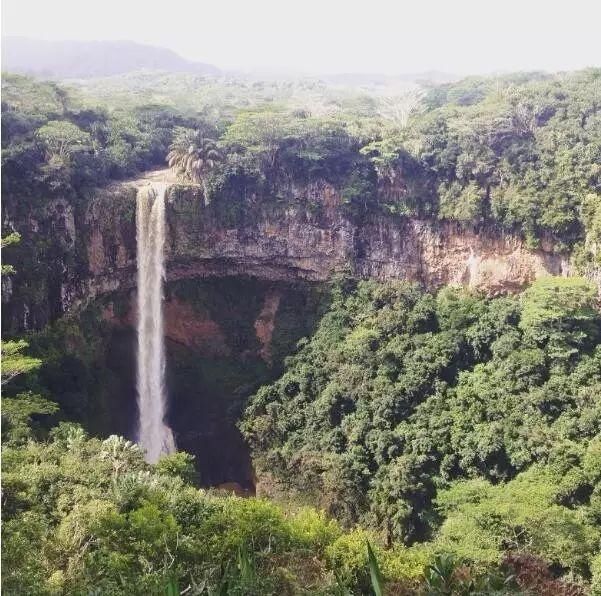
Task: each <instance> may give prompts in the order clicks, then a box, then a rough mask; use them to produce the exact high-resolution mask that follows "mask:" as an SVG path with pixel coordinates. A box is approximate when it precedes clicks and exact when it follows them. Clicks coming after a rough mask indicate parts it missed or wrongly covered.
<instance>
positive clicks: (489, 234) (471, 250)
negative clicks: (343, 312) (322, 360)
mask: <svg viewBox="0 0 601 596" xmlns="http://www.w3.org/2000/svg"><path fill="white" fill-rule="evenodd" d="M145 183H146V182H145V181H139V182H137V183H135V184H125V183H124V184H118V185H114V186H111V187H109V188H106V189H102V190H98V191H96V193H95V194H94V196H93V197H92V198H91V200H89V202H88V203H87V205H86V206H85V208H84V209H82V208H79V209H78V210H74V209H72V208H71V207H70V206H69V205H62V204H61V205H59V206H57V207H56V208H53V209H49V210H48V214H47V218H48V221H47V222H41V223H40V222H35V224H36V226H38V227H39V228H40V230H42V229H43V230H45V231H46V232H44V233H48V234H51V238H50V241H52V242H60V253H57V257H56V259H57V261H53V262H52V263H49V264H48V266H49V267H50V268H51V269H52V271H53V273H52V275H51V276H49V280H48V282H49V283H48V284H46V285H47V286H49V287H52V288H54V289H53V292H52V295H51V296H50V295H49V296H46V297H44V299H46V300H47V301H48V302H52V304H47V305H46V307H45V309H43V312H44V313H46V312H47V313H50V315H49V316H50V318H52V317H53V316H54V317H55V316H60V314H63V313H65V312H68V311H70V310H72V309H74V308H79V307H81V306H82V305H85V304H87V303H89V302H90V300H93V299H94V298H96V297H99V296H102V295H106V294H108V293H111V292H115V291H124V290H129V289H131V288H132V287H134V285H135V279H136V276H135V270H136V238H135V201H136V192H138V191H139V190H140V188H141V187H143V186H144V184H145ZM288 195H289V198H288V200H281V201H279V202H278V201H259V200H256V201H255V202H254V203H251V204H246V205H243V206H241V205H234V204H232V205H228V204H223V203H219V202H216V203H215V204H212V205H209V206H208V207H205V206H204V201H203V197H202V193H201V190H200V188H198V187H183V186H178V185H174V186H172V187H171V188H170V190H169V192H168V206H167V229H168V232H167V246H166V250H167V278H168V280H169V281H174V280H179V279H187V278H196V277H198V278H202V277H214V276H218V277H224V276H231V275H246V276H251V277H256V278H258V279H262V280H268V281H269V280H272V281H296V280H308V281H325V280H328V279H331V278H332V277H333V276H335V275H337V274H347V275H354V276H357V277H361V278H372V279H377V280H389V279H406V280H412V281H417V282H421V283H423V284H424V285H425V286H426V287H428V288H432V289H434V288H437V287H440V286H443V285H445V284H449V283H451V284H463V285H467V286H470V287H473V288H476V289H478V290H482V291H484V292H485V293H487V294H489V295H496V294H502V293H506V292H514V291H518V290H519V289H521V288H522V287H524V286H525V285H526V284H528V283H529V282H531V281H532V280H533V279H535V278H536V277H539V276H541V275H545V274H553V275H564V274H568V273H569V267H568V261H567V257H566V256H565V255H561V254H557V253H555V252H553V250H552V247H550V246H543V247H542V248H541V249H539V250H536V251H531V250H528V249H527V247H526V246H525V245H524V243H523V242H522V241H521V240H520V239H519V238H517V237H514V236H512V235H508V234H503V233H501V232H499V231H495V230H493V229H490V228H485V227H482V228H480V229H475V228H466V227H462V226H460V225H458V224H455V223H449V222H440V221H425V220H417V219H409V218H401V217H393V216H385V215H371V216H368V217H363V218H361V219H358V218H356V217H351V216H350V215H349V214H348V212H347V210H346V208H345V206H344V205H343V204H342V201H341V199H340V197H339V196H338V194H337V192H336V190H335V189H334V188H333V187H332V186H330V185H328V184H326V183H316V184H312V185H309V186H307V187H305V188H294V189H289V191H288ZM30 232H31V234H30V236H31V237H32V238H33V239H34V240H37V241H39V240H40V239H41V240H44V241H46V238H41V237H40V238H37V239H36V230H35V229H33V228H32V230H30ZM37 236H40V234H39V233H37ZM58 236H61V238H62V236H64V237H65V238H64V239H63V240H64V241H63V240H61V238H58V239H57V237H58ZM42 265H44V264H42ZM18 268H19V265H18V264H17V269H18ZM43 270H44V267H42V274H43ZM24 283H26V282H23V280H21V279H20V278H19V277H17V278H15V280H14V283H12V284H11V287H10V288H8V290H7V291H6V292H5V294H4V296H3V299H4V302H5V305H7V308H6V312H7V313H8V315H9V321H10V330H11V331H17V330H19V328H21V329H22V328H24V327H26V326H27V317H26V316H24V313H27V312H28V311H31V310H32V309H34V308H35V305H34V304H31V303H28V300H30V299H29V298H27V296H29V295H30V294H31V292H30V293H29V294H27V293H25V294H23V293H21V294H19V292H18V291H17V293H16V295H15V296H14V298H15V300H13V289H14V288H15V287H16V289H17V290H18V289H19V287H20V286H19V284H21V287H24ZM37 294H40V292H38V293H37ZM36 299H40V297H39V296H37V295H36ZM11 300H12V303H11ZM23 321H24V322H25V324H23ZM44 322H45V321H44V315H41V316H40V317H38V318H36V321H35V324H34V325H32V327H36V326H37V327H39V326H41V325H43V324H44ZM5 328H6V327H5ZM265 332H266V333H267V332H268V324H267V327H266V328H265Z"/></svg>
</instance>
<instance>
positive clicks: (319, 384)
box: [2, 69, 601, 596]
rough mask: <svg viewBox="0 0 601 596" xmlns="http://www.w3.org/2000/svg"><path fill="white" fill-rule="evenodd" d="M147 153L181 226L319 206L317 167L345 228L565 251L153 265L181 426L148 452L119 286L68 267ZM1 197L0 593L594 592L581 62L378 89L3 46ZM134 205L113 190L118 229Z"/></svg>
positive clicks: (592, 128)
mask: <svg viewBox="0 0 601 596" xmlns="http://www.w3.org/2000/svg"><path fill="white" fill-rule="evenodd" d="M166 167H169V168H171V170H172V174H173V176H174V177H175V182H174V183H173V184H172V185H171V189H170V190H169V191H168V193H167V196H168V201H171V203H172V204H173V203H174V202H175V201H176V200H179V201H180V203H178V205H180V204H181V202H182V201H183V202H187V203H186V204H187V205H188V206H189V209H190V211H189V213H188V212H186V217H189V218H192V219H194V218H195V219H194V221H192V223H191V224H190V226H191V227H190V229H192V230H193V231H195V232H194V233H196V230H197V229H198V228H200V227H202V225H205V224H203V222H205V223H206V221H208V220H209V219H210V218H213V219H218V220H219V221H220V222H222V223H223V225H224V226H226V228H227V229H228V230H235V229H236V226H240V225H242V224H245V225H246V224H249V222H250V224H252V223H253V222H255V221H256V220H257V218H258V217H259V215H258V214H259V213H265V212H269V213H271V214H272V215H273V214H275V217H279V214H284V213H291V212H294V213H297V212H300V211H302V213H303V214H306V217H307V218H315V219H319V218H321V219H322V220H324V221H326V220H327V217H326V216H325V215H324V213H326V212H327V210H328V209H330V206H329V205H328V204H327V201H326V198H324V196H322V195H320V194H319V193H318V196H316V197H314V200H311V201H307V200H306V196H305V195H303V192H301V190H299V189H306V188H309V187H311V185H312V184H313V185H315V184H321V185H322V187H323V185H327V186H328V188H332V189H335V195H336V197H337V200H339V204H337V205H336V209H337V210H338V211H339V212H340V213H342V214H343V215H344V217H345V218H346V219H347V220H348V221H351V222H353V225H354V226H356V227H357V228H358V229H360V228H361V227H362V226H364V225H367V222H370V221H372V219H373V218H374V217H378V218H383V219H384V220H385V221H387V222H389V223H390V225H391V226H392V227H394V226H401V225H403V222H408V221H417V220H419V221H427V222H429V225H432V226H434V227H437V226H440V227H442V226H444V225H448V224H449V222H451V223H452V224H453V225H454V226H456V230H458V231H457V233H458V234H459V235H461V234H465V235H466V237H468V234H477V233H479V231H480V230H484V229H486V230H487V231H488V232H487V233H494V234H496V237H499V238H515V239H516V242H520V243H522V244H523V246H524V247H526V249H527V250H528V251H532V253H533V254H534V253H537V251H538V252H541V251H544V252H545V254H551V255H554V256H555V257H556V259H557V261H558V262H559V261H561V263H563V264H564V265H562V267H563V269H562V273H564V275H549V274H545V275H543V274H538V275H529V278H528V279H527V282H528V283H525V284H523V285H521V286H520V287H517V286H516V287H511V288H504V291H495V292H486V291H485V290H482V289H475V288H473V287H470V285H469V283H468V284H452V285H446V284H443V283H420V281H419V280H416V279H413V278H411V279H410V278H409V277H407V278H401V279H394V278H392V276H390V278H387V279H360V276H357V275H354V274H352V272H345V271H340V272H338V273H337V274H336V275H332V276H331V278H329V279H326V280H324V279H320V280H317V279H313V280H302V283H301V281H299V280H297V279H295V280H294V281H290V279H285V278H284V277H281V278H279V279H277V280H275V279H270V278H269V276H267V277H264V278H263V279H259V278H255V277H253V276H248V275H247V276H245V275H243V274H237V275H233V274H231V273H223V274H220V275H218V276H211V275H210V274H208V273H205V274H203V276H198V277H194V276H189V277H188V278H186V279H183V278H182V279H179V278H177V279H176V278H173V279H170V278H169V267H170V266H171V265H170V263H169V262H168V264H167V268H168V271H167V282H166V295H167V300H168V301H169V304H170V305H171V307H172V308H173V309H175V310H174V312H176V315H177V317H179V319H178V321H180V320H182V317H183V321H184V323H186V324H187V325H188V326H187V327H186V326H185V325H184V326H182V327H178V328H177V329H178V333H179V335H177V334H175V332H173V335H172V336H169V335H168V338H167V340H168V341H167V380H168V383H167V384H168V387H167V388H168V393H170V394H171V395H172V403H171V411H170V413H169V416H170V422H172V423H173V424H172V426H173V428H174V431H175V435H176V437H175V438H176V443H177V444H178V446H179V447H180V450H179V451H177V452H176V453H171V454H169V455H165V456H163V457H162V458H161V459H160V460H159V461H158V463H156V464H154V465H151V464H148V463H146V461H145V459H144V453H143V452H142V450H141V449H140V448H139V447H138V446H137V445H136V443H135V442H134V440H133V439H134V437H133V436H132V434H131V433H132V430H133V429H132V428H131V417H132V411H133V409H135V388H134V386H133V383H134V381H133V379H132V375H133V374H134V373H132V372H131V370H133V368H132V366H133V365H132V366H130V365H131V363H132V358H133V357H134V356H133V355H132V354H131V351H132V349H133V347H132V346H133V335H132V333H133V332H132V329H131V324H130V323H131V320H130V319H131V318H132V317H133V315H132V314H131V311H130V302H131V291H132V284H133V283H134V282H133V281H132V284H130V286H129V287H128V288H125V286H123V287H121V286H119V284H114V287H112V289H111V290H110V291H106V292H105V293H104V294H102V295H100V293H98V294H97V295H91V294H90V295H89V296H87V297H86V298H85V299H83V298H82V299H81V300H79V299H78V300H79V301H78V302H77V304H75V301H72V302H69V303H68V301H67V299H66V295H67V294H68V292H66V290H65V288H66V287H67V286H66V282H65V279H66V275H67V274H66V272H69V276H71V277H70V278H69V279H70V280H71V281H70V282H69V283H74V282H73V280H74V279H75V281H77V279H76V278H78V277H79V278H81V279H83V278H84V277H85V276H87V275H89V272H90V270H91V269H92V265H91V263H90V248H89V246H87V245H86V241H84V240H83V238H84V236H83V235H82V234H81V233H80V234H79V235H78V234H77V229H76V228H77V226H78V225H80V224H79V223H78V222H85V221H87V220H86V218H88V219H89V212H90V208H91V207H90V206H91V205H92V198H93V197H94V196H95V195H97V193H98V192H104V189H109V188H114V187H115V185H117V186H118V185H121V184H123V183H125V182H127V181H131V180H136V179H141V178H144V176H147V175H148V172H149V171H154V170H157V169H159V168H166ZM187 187H191V188H193V189H194V190H193V192H191V193H190V194H189V195H187V194H185V192H184V190H182V189H185V188H187ZM99 189H100V190H99ZM333 192H334V191H333ZM169 193H170V194H169ZM178 193H179V194H178ZM182 193H184V194H182ZM134 194H135V193H134ZM111 196H112V195H111ZM115 196H116V195H115ZM178 197H180V198H179V199H178ZM182 197H183V198H182ZM2 198H3V201H2V248H3V251H2V254H3V265H2V309H3V317H2V323H3V341H2V390H3V399H2V515H3V524H2V589H3V591H4V593H5V594H7V595H33V594H36V595H44V594H48V595H60V594H65V595H67V594H68V595H79V594H81V595H84V594H98V595H103V596H104V595H120V594H139V595H147V594H167V595H170V596H172V595H175V594H187V595H193V594H198V595H201V594H203V595H205V594H215V595H217V594H240V595H252V594H255V595H257V596H259V595H261V596H263V595H267V594H291V595H292V594H323V595H326V594H331V595H335V594H338V595H347V594H376V596H381V595H383V594H394V595H397V594H398V595H411V594H430V595H456V594H457V595H464V594H465V595H467V594H482V595H491V594H498V595H510V594H515V595H518V594H521V595H540V596H547V595H566V596H567V595H570V596H572V595H574V596H576V595H586V594H592V595H601V309H600V303H599V288H600V287H601V273H600V271H601V249H600V246H601V70H600V69H589V70H585V71H579V72H573V73H563V74H558V75H548V74H541V73H528V74H516V75H503V76H500V77H490V78H467V79H464V80H461V81H458V82H456V83H450V84H444V85H429V84H427V83H424V84H423V85H421V86H420V87H419V88H412V89H409V90H404V91H402V92H400V91H398V90H397V91H395V92H393V91H390V92H389V93H382V92H374V91H373V90H369V89H360V88H347V87H342V86H334V85H326V84H325V83H323V82H320V81H318V80H311V79H301V80H291V81H277V82H274V81H266V82H264V81H252V80H245V79H234V78H219V79H218V78H214V77H211V76H200V75H186V74H175V75H174V74H171V75H168V74H165V75H161V74H156V73H154V74H151V73H139V74H132V75H122V76H116V77H111V78H107V79H90V80H87V81H84V82H65V83H55V82H46V81H40V80H35V79H31V78H27V77H24V76H20V75H13V74H9V73H5V74H3V77H2ZM103 204H104V203H103ZM56 205H60V206H61V209H62V210H65V212H67V211H68V212H69V213H72V214H73V218H72V220H69V219H68V218H67V219H66V220H65V222H64V223H63V224H61V225H60V226H57V225H56V220H55V219H52V218H51V217H50V216H49V212H50V210H51V206H52V209H54V208H55V206H56ZM107 205H108V204H107ZM128 205H129V203H125V202H123V203H122V204H120V205H117V206H114V205H112V206H108V207H107V208H106V213H110V214H112V213H113V212H115V213H116V212H117V211H116V210H118V209H121V212H122V213H121V212H120V213H121V214H120V215H119V217H123V218H124V219H123V221H124V222H125V224H124V225H125V226H131V225H132V222H133V218H134V212H133V210H132V209H130V207H129V206H128ZM190 214H192V215H190ZM107 217H108V215H107ZM111 217H112V215H111ZM182 217H183V216H182ZM282 217H283V215H282ZM303 217H305V215H303ZM203 218H204V219H203ZM324 218H325V219H324ZM70 221H73V222H75V223H74V224H71V223H70ZM327 221H329V220H327ZM168 223H169V222H168ZM189 223H190V222H189ZM81 225H83V224H81ZM70 226H71V227H72V226H75V228H74V229H71V227H70ZM133 229H134V230H135V226H134V228H133ZM399 229H400V227H399ZM170 233H171V234H173V230H171V232H170ZM65 238H66V239H65ZM277 241H278V238H277V237H276V238H275V239H274V240H273V242H276V243H277ZM198 248H199V250H202V248H203V247H198ZM355 248H356V250H357V252H360V250H361V247H355ZM113 249H114V250H113ZM107 250H109V251H110V250H112V251H113V252H114V253H115V255H117V256H115V255H113V257H114V258H113V257H112V259H113V261H115V262H116V260H118V258H120V257H119V256H118V254H117V253H118V251H119V250H122V248H121V247H120V246H117V245H115V246H114V247H113V248H111V247H108V248H106V247H105V252H106V251H107ZM123 250H125V249H123ZM537 254H538V253H537ZM309 256H310V255H309ZM223 258H224V261H223V262H224V263H229V264H230V265H231V263H230V261H231V259H232V257H231V256H230V257H228V255H223ZM228 258H229V259H230V261H228V260H227V259H228ZM109 260H110V259H109ZM111 262H112V261H111ZM173 262H175V261H173ZM177 265H178V266H179V267H181V268H185V266H186V263H185V262H178V263H177ZM514 266H515V267H518V268H519V264H514ZM282 267H283V266H282ZM543 273H544V272H543ZM565 273H569V275H565ZM290 277H291V278H292V273H291V274H290ZM365 277H369V276H365ZM505 290H508V291H505ZM72 305H74V306H72ZM182 305H183V306H182ZM182 313H184V314H183V315H182ZM186 313H187V314H186ZM174 316H175V315H174ZM177 317H176V318H177ZM191 325H196V327H194V328H193V329H194V330H196V331H194V333H196V334H197V335H196V336H194V337H193V338H192V339H190V341H188V340H189V337H188V335H186V333H189V330H190V329H191V328H192V327H190V326H191ZM170 333H171V331H170ZM203 334H204V335H203ZM200 336H202V337H200ZM174 337H175V339H174ZM199 337H200V339H202V338H203V337H204V339H203V342H204V343H202V345H200V344H199V343H198V341H200V339H199ZM182 338H183V339H182ZM207 338H208V339H207ZM265 338H267V339H265ZM186 342H188V343H186ZM194 342H197V343H194ZM203 425H204V426H203ZM228 425H229V426H228ZM196 427H198V428H202V432H201V434H202V437H204V438H203V441H205V442H204V443H202V445H201V446H200V447H199V446H198V445H199V443H198V436H200V435H198V434H194V433H195V432H196V431H198V429H197V428H196ZM198 432H200V431H198ZM203 433H204V434H203ZM207 437H209V438H207ZM210 437H213V438H210ZM227 458H230V459H227ZM245 458H246V459H245ZM226 459H227V461H228V462H229V463H228V465H229V466H230V468H231V469H230V468H228V471H225V470H224V465H225V464H223V462H225V461H226ZM231 470H236V472H235V474H234V473H233V472H232V474H233V475H234V476H236V474H237V476H236V477H233V476H232V477H231V478H230V477H229V476H228V474H230V471H231ZM229 480H231V481H235V482H237V483H238V484H239V485H240V487H238V488H241V489H243V490H238V488H237V489H236V492H238V493H240V494H239V495H236V494H233V493H232V492H231V491H228V490H226V489H227V487H226V486H224V485H225V484H227V481H229ZM230 488H231V486H230ZM255 491H256V496H253V493H254V492H255Z"/></svg>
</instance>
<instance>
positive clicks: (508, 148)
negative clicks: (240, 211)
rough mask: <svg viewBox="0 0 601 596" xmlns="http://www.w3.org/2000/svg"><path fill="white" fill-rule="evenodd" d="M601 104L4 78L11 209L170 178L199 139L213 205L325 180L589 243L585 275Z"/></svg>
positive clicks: (465, 86)
mask: <svg viewBox="0 0 601 596" xmlns="http://www.w3.org/2000/svg"><path fill="white" fill-rule="evenodd" d="M109 91H110V93H109ZM109 98H110V99H109ZM600 106H601V73H600V71H599V70H598V69H590V70H587V71H582V72H577V73H573V74H564V75H554V76H552V75H542V74H533V75H519V76H505V77H498V78H490V79H465V80H463V81H460V82H458V83H453V84H448V85H443V86H435V87H432V88H426V89H421V90H419V91H416V90H415V89H414V90H411V91H406V90H405V91H399V90H395V89H391V90H390V94H387V93H385V92H382V91H379V92H378V93H375V92H369V91H367V90H363V91H357V90H349V89H347V88H341V87H332V86H327V85H325V84H323V83H321V82H319V81H311V80H307V81H296V82H294V81H290V82H271V83H262V82H252V81H243V80H242V81H235V80H231V81H230V80H222V81H215V80H205V79H203V78H202V77H194V76H192V75H162V76H160V75H155V76H151V75H143V76H140V75H137V76H126V77H117V78H116V79H107V80H102V81H101V82H98V83H90V84H87V85H85V86H82V87H71V88H70V89H69V90H66V89H65V88H63V87H61V86H60V85H57V84H54V83H38V82H34V81H32V80H30V79H27V78H24V77H20V76H16V75H5V76H4V77H3V100H2V122H3V127H2V131H3V132H2V135H3V136H2V144H3V158H2V160H3V161H2V163H3V189H4V191H5V193H7V196H8V198H9V201H10V200H11V197H12V196H14V197H17V196H20V195H22V194H25V193H26V194H29V195H32V196H33V195H35V196H36V197H37V198H38V199H39V200H43V199H44V198H49V197H52V196H55V195H56V193H57V192H60V193H62V194H64V193H65V192H66V191H67V190H69V189H71V190H74V191H76V192H77V191H79V192H81V190H82V189H83V188H85V187H86V186H90V185H98V184H104V183H106V182H107V181H108V180H109V179H119V178H122V177H125V176H132V175H134V174H135V173H136V172H140V171H142V170H144V169H148V168H150V167H156V166H158V165H160V164H165V159H166V156H167V153H168V150H169V146H170V144H172V143H173V142H176V143H177V140H178V138H179V139H185V138H190V135H193V134H194V133H196V134H197V135H200V136H201V137H202V138H203V139H210V140H211V142H213V143H215V146H216V148H218V149H219V150H220V154H221V156H222V159H220V160H217V161H215V163H214V164H212V165H211V167H210V168H207V169H206V171H205V172H204V173H203V181H204V182H205V183H206V184H205V186H206V189H207V193H208V194H210V195H211V198H212V199H213V200H223V201H229V202H232V201H234V202H240V201H241V202H243V203H245V202H248V201H252V200H272V199H277V198H282V197H287V198H293V197H294V192H293V190H292V189H293V187H294V185H298V184H304V183H307V182H311V181H316V180H322V181H327V182H330V183H331V184H333V185H334V186H335V187H336V188H337V189H338V191H339V193H340V195H341V197H342V199H343V200H344V201H345V202H346V203H347V204H348V206H349V209H351V210H352V211H353V212H354V213H356V214H365V213H366V212H371V211H374V210H375V211H383V212H387V213H393V214H398V215H410V216H417V217H435V218H440V219H450V220H457V221H460V222H462V223H464V224H466V225H480V224H482V223H490V224H494V225H496V226H498V227H499V228H502V229H505V230H510V231H513V232H516V233H519V234H522V235H523V236H524V237H526V238H527V239H528V241H529V242H530V243H531V244H532V245H533V246H536V245H537V244H538V243H539V242H540V241H541V240H543V239H548V240H551V241H553V242H554V243H555V245H556V247H557V248H558V249H560V250H561V249H564V248H566V247H573V246H574V245H578V257H579V260H580V261H583V260H586V259H591V258H593V257H594V254H596V250H597V248H596V247H597V245H598V242H599V234H600V233H601V232H600V223H599V221H600V219H599V218H600V217H601V215H600V214H599V210H598V205H599V202H600V199H599V196H600V195H599V193H600V188H601V171H600V165H599V164H600V163H601V115H600V114H601V107H600ZM186 135H187V136H186Z"/></svg>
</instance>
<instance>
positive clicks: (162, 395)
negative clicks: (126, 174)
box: [136, 184, 175, 463]
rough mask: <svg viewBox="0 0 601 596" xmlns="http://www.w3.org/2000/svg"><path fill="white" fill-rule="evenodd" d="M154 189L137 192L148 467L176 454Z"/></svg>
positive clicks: (141, 392)
mask: <svg viewBox="0 0 601 596" xmlns="http://www.w3.org/2000/svg"><path fill="white" fill-rule="evenodd" d="M166 189H167V185H165V184H153V187H152V188H150V189H149V190H148V191H145V190H140V191H138V198H137V212H136V241H137V258H138V360H137V365H138V371H137V373H138V374H137V390H138V416H139V418H138V443H139V444H140V447H141V448H142V450H143V451H144V452H145V454H146V460H147V461H148V462H149V463H155V462H156V461H157V460H158V459H159V457H160V456H161V455H162V454H164V453H171V452H172V451H175V442H174V439H173V433H172V431H171V429H170V428H169V427H168V426H167V424H166V423H165V412H166V406H167V396H166V392H165V345H164V338H163V278H164V277H165V257H164V253H163V245H164V243H165V191H166Z"/></svg>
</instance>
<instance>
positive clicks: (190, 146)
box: [167, 128, 222, 204]
mask: <svg viewBox="0 0 601 596" xmlns="http://www.w3.org/2000/svg"><path fill="white" fill-rule="evenodd" d="M221 158H222V156H221V153H220V151H219V149H218V148H217V143H216V142H215V140H214V139H211V138H209V137H206V136H204V134H203V133H202V131H200V130H193V129H190V128H178V130H177V132H176V133H175V137H174V139H173V142H172V143H171V145H170V146H169V153H168V154H167V162H168V163H169V167H170V168H172V169H173V170H174V171H175V172H176V173H177V174H178V175H179V176H181V177H182V178H183V179H184V180H188V181H190V182H194V183H198V184H202V186H203V194H204V200H205V204H207V203H208V201H209V189H208V175H209V173H210V172H211V171H212V170H213V169H214V168H215V166H216V165H217V163H218V162H219V161H221Z"/></svg>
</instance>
